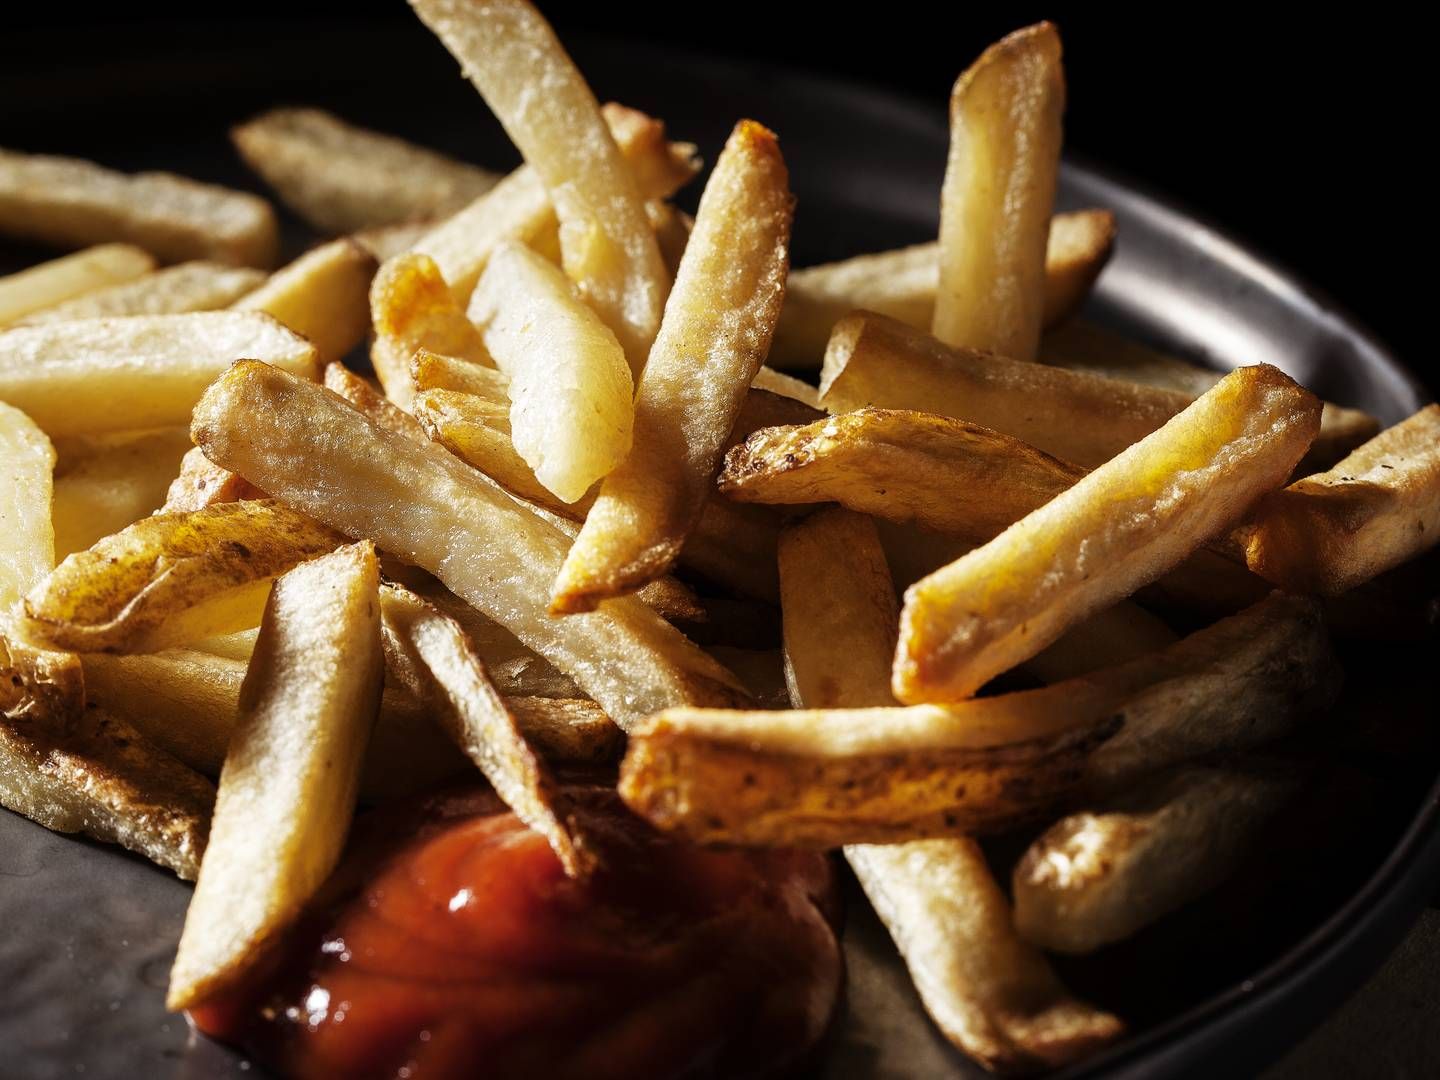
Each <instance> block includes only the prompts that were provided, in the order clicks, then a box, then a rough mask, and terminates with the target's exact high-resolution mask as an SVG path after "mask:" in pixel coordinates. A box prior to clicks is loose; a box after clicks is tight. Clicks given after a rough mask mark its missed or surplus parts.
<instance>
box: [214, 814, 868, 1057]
mask: <svg viewBox="0 0 1440 1080" xmlns="http://www.w3.org/2000/svg"><path fill="white" fill-rule="evenodd" d="M566 793H567V795H568V797H569V800H570V812H571V813H573V815H574V817H575V819H576V820H577V821H578V823H579V825H580V827H581V829H582V830H583V835H584V836H585V838H586V841H587V843H589V844H590V845H591V846H592V847H593V849H594V850H595V851H596V853H597V854H598V856H599V859H600V869H599V870H598V871H597V872H596V873H595V874H593V875H592V876H591V877H590V878H589V879H587V880H586V881H583V882H577V881H572V880H570V879H568V878H566V877H565V875H564V872H563V871H562V869H561V867H560V864H559V862H558V861H557V860H556V858H555V856H554V855H553V854H552V853H551V851H550V848H549V847H548V846H547V845H546V843H545V841H544V840H543V839H542V838H541V837H539V836H538V835H536V834H535V833H533V832H531V831H530V830H529V829H527V828H526V827H525V825H524V824H523V823H521V822H520V821H519V819H517V818H516V817H515V816H514V815H513V814H511V813H508V812H504V807H503V806H501V805H500V804H499V802H498V801H497V800H496V799H495V798H494V796H493V795H491V794H490V793H488V792H486V793H467V794H464V795H449V796H443V797H440V798H437V799H432V800H431V801H430V802H429V803H428V804H426V805H425V806H424V807H423V808H422V809H421V810H420V811H418V812H417V811H416V810H414V809H411V810H409V811H408V812H407V811H402V812H400V813H398V814H395V813H391V814H390V815H389V816H388V818H387V817H386V815H384V814H383V813H381V814H380V815H378V818H379V820H375V821H371V822H369V823H368V824H367V825H366V826H364V827H360V826H357V836H356V838H355V839H356V842H355V843H352V845H351V851H352V854H351V855H350V856H348V857H347V860H346V862H345V863H343V864H342V866H341V868H340V869H339V870H338V871H337V873H336V875H335V876H334V878H333V879H332V881H331V883H330V885H329V886H327V889H326V891H325V893H324V894H323V895H322V897H321V898H319V899H318V900H317V904H316V907H315V910H314V911H313V912H312V913H311V914H310V915H308V916H307V917H306V918H305V919H304V920H302V923H301V925H300V926H298V927H297V929H296V930H295V932H294V933H293V934H292V935H291V936H290V938H289V939H287V940H286V941H285V942H283V943H281V947H280V948H278V949H276V950H275V952H274V954H273V955H274V956H275V957H276V959H275V961H274V962H273V963H272V964H271V966H270V968H269V970H268V971H266V972H265V973H264V974H263V975H262V976H260V977H258V978H257V979H256V980H255V981H253V982H252V983H251V984H250V985H248V986H245V987H241V988H239V989H237V990H234V991H231V992H229V993H227V994H226V995H224V996H223V997H221V998H219V999H212V1000H211V1001H209V1002H206V1003H205V1004H204V1005H203V1006H201V1007H199V1008H196V1009H194V1010H193V1011H192V1012H191V1014H190V1015H191V1019H192V1020H193V1022H194V1024H195V1026H196V1027H198V1028H199V1029H200V1030H201V1031H203V1032H205V1033H206V1034H209V1035H213V1036H215V1037H216V1038H219V1039H222V1040H224V1041H227V1042H234V1043H238V1044H240V1045H242V1046H244V1047H245V1048H246V1049H247V1050H249V1051H250V1052H252V1053H253V1054H254V1055H255V1056H256V1057H258V1058H259V1059H261V1060H262V1061H264V1062H266V1063H268V1064H270V1065H272V1066H274V1067H275V1068H277V1069H278V1070H279V1071H280V1072H282V1073H283V1074H285V1075H288V1076H293V1077H297V1078H302V1080H305V1078H311V1077H317V1078H318V1077H327V1078H328V1077H341V1076H343V1077H347V1078H351V1077H355V1078H360V1077H402V1078H407V1080H420V1078H432V1080H433V1078H445V1077H461V1076H463V1077H472V1076H484V1077H520V1076H524V1077H533V1076H540V1077H544V1078H545V1080H555V1078H559V1077H569V1076H576V1077H581V1076H583V1077H611V1076H613V1077H647V1078H648V1077H681V1076H683V1077H698V1076H735V1075H744V1076H755V1075H770V1074H774V1073H779V1072H784V1071H786V1070H787V1069H789V1068H792V1067H794V1066H795V1065H796V1064H797V1063H799V1062H801V1061H802V1060H803V1059H804V1058H805V1057H806V1056H807V1054H808V1052H809V1051H810V1050H811V1049H812V1048H813V1047H814V1046H815V1044H816V1043H817V1041H818V1040H819V1038H820V1036H821V1035H822V1034H823V1033H824V1031H825V1028H826V1027H827V1026H828V1023H829V1020H830V1016H831V1014H832V1012H833V1010H834V1008H835V1004H836V1001H837V999H838V996H839V991H840V985H841V981H842V974H843V968H842V961H841V954H840V948H839V945H838V942H837V940H836V935H835V931H834V925H835V919H836V915H837V909H836V905H837V900H836V890H835V881H834V875H833V870H832V867H831V865H830V863H829V861H828V860H827V859H826V858H825V857H824V856H821V855H816V854H810V853H794V852H770V851H751V852H746V851H713V850H707V849H702V848H697V847H693V846H690V845H687V844H684V843H682V842H678V841H675V840H672V839H669V838H666V837H663V836H661V835H660V834H658V833H656V832H655V831H654V830H652V829H651V828H650V827H649V826H647V825H645V824H644V823H642V822H641V821H639V820H638V819H637V818H635V817H633V816H632V815H631V814H630V813H629V812H628V811H626V809H625V807H624V806H623V804H622V803H621V802H620V800H619V798H618V797H617V796H616V795H615V793H614V792H613V791H611V790H608V789H604V788H599V787H588V786H584V787H581V786H573V787H570V788H567V789H566ZM372 816H376V815H372Z"/></svg>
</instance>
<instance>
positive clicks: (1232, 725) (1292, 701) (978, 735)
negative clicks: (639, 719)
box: [620, 593, 1340, 847]
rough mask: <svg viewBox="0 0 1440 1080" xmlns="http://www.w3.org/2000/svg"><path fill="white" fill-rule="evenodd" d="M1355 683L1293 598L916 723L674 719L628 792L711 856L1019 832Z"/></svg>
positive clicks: (1268, 732)
mask: <svg viewBox="0 0 1440 1080" xmlns="http://www.w3.org/2000/svg"><path fill="white" fill-rule="evenodd" d="M1279 671H1283V672H1285V677H1283V678H1278V677H1276V674H1275V673H1276V672H1279ZM1339 677H1340V673H1339V669H1338V667H1337V666H1336V664H1335V659H1334V655H1333V653H1332V652H1331V650H1330V645H1329V639H1328V637H1327V636H1326V633H1325V628H1324V623H1323V620H1322V618H1321V613H1320V607H1319V605H1318V603H1317V602H1316V601H1314V600H1313V599H1309V598H1305V597H1294V596H1285V595H1282V594H1279V593H1276V594H1274V595H1273V596H1271V597H1269V598H1267V599H1266V600H1264V601H1262V602H1261V603H1260V604H1257V605H1256V606H1254V607H1252V608H1249V609H1247V610H1246V611H1244V612H1241V613H1240V614H1239V615H1235V616H1232V617H1230V618H1228V619H1224V620H1222V621H1220V622H1218V623H1215V624H1214V625H1213V626H1210V627H1207V628H1206V629H1204V630H1200V631H1198V632H1196V633H1194V634H1191V635H1190V636H1189V637H1187V638H1184V639H1182V640H1181V641H1179V642H1177V643H1175V644H1174V645H1171V646H1170V647H1168V648H1166V649H1164V650H1161V651H1159V652H1155V653H1152V654H1150V655H1147V656H1142V657H1140V658H1139V659H1137V660H1133V661H1131V662H1130V663H1128V664H1124V665H1121V666H1119V667H1112V668H1107V669H1105V670H1102V671H1097V672H1094V673H1093V674H1091V675H1088V676H1084V677H1082V678H1078V679H1069V680H1066V681H1065V682H1062V683H1056V684H1055V685H1053V686H1048V687H1045V688H1043V689H1039V690H1026V691H1021V692H1018V693H1010V694H1003V695H998V696H993V697H981V698H974V699H972V700H969V701H964V702H958V703H955V704H951V705H946V706H939V705H914V706H910V707H908V708H867V709H822V710H802V711H795V712H731V711H726V710H721V709H685V708H679V709H669V710H666V711H664V712H661V713H659V714H657V715H656V716H653V717H651V718H650V719H649V720H648V721H646V722H645V723H644V724H641V725H639V726H638V727H636V728H635V729H634V730H632V731H631V732H630V741H629V748H628V750H627V751H626V755H625V760H624V763H623V764H622V767H621V774H620V793H621V795H622V797H623V798H624V799H625V801H626V803H627V804H629V806H630V807H631V809H633V810H634V811H635V812H636V813H638V814H640V815H641V816H643V817H645V818H646V819H648V820H649V821H650V822H651V823H653V824H655V825H656V826H658V827H660V828H662V829H665V830H667V831H672V832H676V833H679V834H681V835H684V836H686V837H688V838H690V839H692V840H695V841H698V842H702V843H733V844H760V845H779V846H809V847H834V846H839V845H843V844H856V843H900V842H903V841H908V840H919V839H927V838H932V837H938V836H945V835H954V834H955V833H957V832H969V833H983V832H988V831H995V830H1003V829H1008V828H1012V827H1014V826H1016V825H1018V824H1022V823H1024V822H1026V821H1030V820H1033V819H1034V818H1035V817H1037V816H1038V815H1040V814H1043V813H1045V812H1047V811H1052V810H1053V809H1054V808H1055V807H1056V806H1057V805H1059V804H1060V803H1062V802H1064V801H1066V800H1071V799H1074V798H1076V797H1078V796H1082V795H1086V796H1089V797H1104V796H1105V795H1107V794H1113V793H1116V792H1118V791H1121V790H1124V789H1125V788H1126V787H1127V786H1130V785H1133V784H1134V783H1135V781H1136V779H1137V778H1139V777H1140V776H1143V775H1146V774H1147V773H1150V772H1154V771H1156V770H1159V769H1163V768H1167V767H1169V766H1171V765H1175V764H1178V763H1180V762H1184V761H1189V760H1192V759H1194V758H1197V757H1200V756H1202V755H1204V754H1208V753H1215V752H1218V751H1226V750H1236V749H1243V748H1246V747H1251V746H1256V745H1259V744H1261V743H1263V742H1266V741H1268V740H1271V739H1275V738H1278V737H1279V736H1280V735H1283V734H1285V733H1286V732H1287V731H1289V730H1291V729H1292V728H1293V727H1294V726H1295V724H1296V723H1297V722H1298V721H1300V720H1301V719H1302V718H1304V717H1306V716H1308V715H1310V714H1311V713H1312V712H1314V711H1315V710H1316V709H1320V708H1323V707H1325V706H1326V705H1328V704H1330V703H1331V702H1333V700H1334V698H1335V694H1336V692H1337V691H1338V686H1339Z"/></svg>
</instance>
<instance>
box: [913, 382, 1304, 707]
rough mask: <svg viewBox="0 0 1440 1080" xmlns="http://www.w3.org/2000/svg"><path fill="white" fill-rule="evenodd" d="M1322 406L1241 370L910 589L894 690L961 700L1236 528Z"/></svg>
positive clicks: (1297, 453) (1295, 457)
mask: <svg viewBox="0 0 1440 1080" xmlns="http://www.w3.org/2000/svg"><path fill="white" fill-rule="evenodd" d="M1319 425H1320V403H1319V402H1318V401H1317V400H1316V399H1315V397H1314V395H1313V394H1311V393H1309V392H1308V391H1306V390H1304V389H1302V388H1301V387H1299V386H1297V385H1296V384H1295V383H1294V382H1293V381H1292V380H1291V379H1289V378H1288V377H1286V376H1285V375H1283V374H1281V373H1280V372H1279V371H1278V370H1277V369H1275V368H1272V367H1268V366H1264V365H1262V366H1259V367H1251V368H1240V369H1238V370H1236V371H1235V372H1233V373H1231V374H1230V375H1228V376H1226V377H1225V378H1224V379H1222V380H1221V381H1220V382H1219V383H1217V384H1216V385H1215V388H1214V389H1213V390H1211V391H1209V392H1208V393H1207V394H1205V395H1203V396H1202V397H1200V398H1198V399H1197V400H1196V401H1195V403H1194V404H1193V405H1191V406H1190V407H1189V408H1187V409H1186V410H1185V411H1184V412H1182V413H1180V414H1179V415H1178V416H1176V417H1175V418H1174V419H1173V420H1171V421H1170V422H1169V423H1167V424H1166V425H1165V426H1164V427H1162V428H1161V429H1160V430H1159V431H1157V432H1155V433H1154V434H1153V435H1149V436H1147V437H1145V438H1144V439H1142V440H1141V441H1140V442H1139V443H1137V444H1136V445H1134V446H1132V447H1131V448H1129V449H1128V450H1125V451H1124V452H1123V453H1121V454H1120V455H1119V456H1118V457H1116V458H1114V459H1113V460H1112V461H1110V462H1107V463H1106V464H1104V465H1102V466H1100V467H1099V468H1098V469H1096V470H1095V471H1094V472H1092V473H1090V474H1089V475H1087V476H1086V477H1085V478H1084V479H1082V480H1081V481H1079V482H1078V483H1077V484H1075V485H1074V486H1073V487H1071V488H1069V489H1068V490H1066V491H1065V492H1063V493H1062V494H1060V495H1058V496H1056V497H1055V498H1054V499H1052V500H1051V501H1050V502H1048V503H1046V504H1045V505H1044V506H1042V507H1040V508H1038V509H1037V510H1035V511H1033V512H1032V513H1030V514H1029V515H1027V516H1026V517H1024V518H1022V519H1021V520H1020V521H1018V522H1016V523H1015V524H1014V525H1012V526H1010V528H1008V529H1007V530H1006V531H1005V532H1003V533H1001V534H1000V535H999V536H997V537H996V538H995V539H994V540H991V541H990V542H989V543H987V544H986V545H984V546H983V547H980V548H977V549H976V550H975V551H972V552H970V553H969V554H968V555H966V556H964V557H963V558H961V559H959V560H957V561H956V562H954V563H952V564H950V565H949V566H947V567H944V568H943V569H941V570H937V571H936V572H935V573H934V574H932V575H930V576H929V577H927V578H925V579H923V580H921V581H919V582H917V583H916V584H914V585H912V586H911V587H910V588H909V589H908V590H906V593H905V607H904V610H903V612H902V614H901V623H900V646H899V648H898V649H897V650H896V654H895V667H894V673H893V688H894V691H895V696H896V697H898V698H899V699H900V700H901V701H905V702H910V703H918V702H922V701H942V700H950V701H954V700H959V699H961V698H965V697H969V696H970V695H971V694H973V693H974V692H975V691H976V690H978V689H979V688H980V687H981V686H983V685H984V684H985V683H986V682H987V681H988V680H989V679H990V678H991V677H993V676H995V675H998V674H1000V673H1001V672H1003V671H1007V670H1009V669H1010V668H1011V667H1014V666H1015V665H1016V664H1018V663H1020V662H1021V661H1024V660H1026V659H1029V658H1030V657H1032V656H1034V655H1035V654H1036V653H1038V652H1039V651H1040V650H1041V649H1043V648H1045V646H1047V645H1049V644H1050V643H1051V642H1052V641H1054V640H1055V639H1056V638H1058V637H1059V636H1060V635H1061V634H1062V633H1063V632H1064V631H1065V629H1066V628H1067V627H1069V626H1072V625H1074V624H1075V623H1077V622H1079V621H1080V620H1082V619H1084V618H1086V617H1087V616H1090V615H1092V614H1094V613H1095V612H1097V611H1099V610H1101V609H1102V608H1105V607H1108V606H1109V605H1110V604H1113V603H1114V602H1115V601H1117V600H1120V599H1123V598H1124V597H1126V596H1128V595H1129V594H1130V593H1132V592H1134V591H1135V590H1136V589H1137V588H1139V587H1140V586H1142V585H1145V584H1147V583H1149V582H1151V581H1154V580H1155V579H1156V578H1158V577H1159V576H1161V575H1162V574H1164V573H1165V572H1166V571H1167V570H1170V569H1171V568H1173V567H1174V566H1176V565H1178V564H1179V563H1180V562H1181V561H1182V560H1184V558H1185V557H1186V556H1187V555H1189V554H1190V553H1191V552H1193V551H1195V550H1196V549H1198V548H1199V547H1200V546H1201V545H1202V544H1204V543H1205V541H1206V540H1208V539H1209V538H1210V537H1212V536H1217V535H1220V534H1221V533H1223V532H1224V531H1226V530H1227V529H1229V528H1230V527H1231V526H1233V525H1235V524H1237V523H1238V522H1239V521H1240V520H1241V519H1242V518H1243V517H1244V516H1245V514H1246V513H1247V512H1248V511H1249V510H1250V509H1251V507H1252V506H1253V505H1254V504H1255V502H1256V501H1257V500H1258V499H1259V498H1260V497H1261V496H1263V495H1265V494H1266V493H1267V492H1269V491H1273V490H1274V489H1276V488H1277V487H1279V486H1280V484H1282V483H1283V482H1284V480H1285V478H1286V477H1288V476H1289V475H1290V472H1291V470H1292V469H1294V467H1295V465H1296V463H1297V462H1299V460H1300V458H1301V457H1302V456H1303V455H1304V453H1305V451H1306V449H1308V448H1309V446H1310V443H1311V441H1312V440H1313V439H1314V438H1315V432H1316V431H1317V430H1318V428H1319Z"/></svg>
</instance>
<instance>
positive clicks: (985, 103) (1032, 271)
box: [932, 22, 1065, 360]
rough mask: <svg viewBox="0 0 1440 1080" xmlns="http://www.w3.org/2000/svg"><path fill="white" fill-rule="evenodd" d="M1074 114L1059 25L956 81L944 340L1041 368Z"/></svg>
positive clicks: (998, 52)
mask: <svg viewBox="0 0 1440 1080" xmlns="http://www.w3.org/2000/svg"><path fill="white" fill-rule="evenodd" d="M1064 111H1065V76H1064V72H1063V69H1062V67H1061V63H1060V35H1059V33H1057V32H1056V30H1055V27H1054V26H1052V25H1051V24H1050V23H1045V22H1042V23H1037V24H1035V25H1034V26H1027V27H1025V28H1024V29H1023V30H1017V31H1015V32H1014V33H1013V34H1010V35H1009V36H1008V37H1005V38H1003V39H1002V40H1000V41H998V42H996V43H995V44H994V45H991V46H990V48H988V49H986V50H985V52H984V53H983V54H981V56H980V59H978V60H976V61H975V63H974V64H972V65H971V66H970V67H969V68H968V69H966V71H965V72H964V73H962V74H961V76H960V78H959V79H958V80H957V81H956V83H955V88H954V90H953V91H952V92H951V95H950V156H949V159H948V160H947V162H946V166H945V186H944V187H943V188H942V190H941V192H940V285H939V288H938V289H937V290H936V293H935V318H934V322H933V324H932V325H933V329H934V333H935V336H936V337H937V338H939V339H940V340H941V341H944V342H948V343H949V344H951V345H964V346H966V347H967V348H972V349H986V350H989V351H992V352H998V353H1001V354H1002V355H1004V356H1011V357H1014V358H1015V359H1017V360H1033V359H1035V355H1036V351H1037V349H1038V348H1039V345H1040V329H1041V325H1042V320H1043V317H1044V309H1045V247H1046V236H1047V233H1048V231H1049V228H1050V215H1051V212H1052V211H1053V209H1054V205H1055V183H1056V180H1057V178H1058V176H1059V172H1060V140H1061V124H1060V118H1061V115H1062V114H1063V113H1064Z"/></svg>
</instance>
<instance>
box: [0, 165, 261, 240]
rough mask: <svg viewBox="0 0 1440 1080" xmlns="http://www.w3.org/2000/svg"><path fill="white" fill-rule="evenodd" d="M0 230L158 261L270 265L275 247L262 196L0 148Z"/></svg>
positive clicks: (166, 175) (180, 178) (179, 178)
mask: <svg viewBox="0 0 1440 1080" xmlns="http://www.w3.org/2000/svg"><path fill="white" fill-rule="evenodd" d="M0 233H4V234H6V235H8V236H18V237H20V238H22V239H26V240H35V241H39V242H40V243H44V244H55V245H57V246H60V247H84V246H86V245H89V244H99V243H104V242H106V241H120V242H123V243H129V244H134V245H136V246H138V247H142V248H144V249H145V250H146V251H148V252H150V253H151V254H152V255H155V256H156V257H158V258H159V259H160V260H161V261H162V262H184V261H185V260H186V259H213V260H215V261H216V262H223V263H231V264H233V265H236V266H260V267H266V266H270V265H271V264H272V263H273V262H274V261H275V253H276V250H277V249H278V247H279V242H280V240H279V228H278V226H277V225H276V222H275V212H274V211H273V210H271V209H270V204H269V203H267V202H266V201H265V200H264V199H261V198H258V197H257V196H255V195H250V194H247V193H246V192H243V191H232V190H231V189H229V188H223V187H218V186H216V185H214V184H201V183H199V182H197V181H195V180H188V179H186V178H185V177H183V176H176V175H174V174H173V173H164V172H145V173H134V174H126V173H119V172H115V171H114V170H113V169H107V168H105V167H104V166H101V165H97V164H95V163H94V162H93V161H82V160H81V159H79V158H67V157H52V156H50V155H47V154H23V153H20V152H18V151H15V150H4V149H0Z"/></svg>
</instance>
